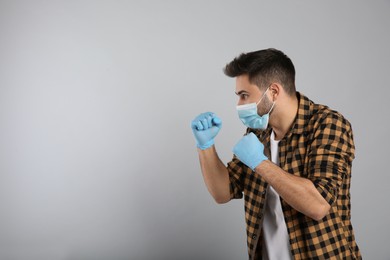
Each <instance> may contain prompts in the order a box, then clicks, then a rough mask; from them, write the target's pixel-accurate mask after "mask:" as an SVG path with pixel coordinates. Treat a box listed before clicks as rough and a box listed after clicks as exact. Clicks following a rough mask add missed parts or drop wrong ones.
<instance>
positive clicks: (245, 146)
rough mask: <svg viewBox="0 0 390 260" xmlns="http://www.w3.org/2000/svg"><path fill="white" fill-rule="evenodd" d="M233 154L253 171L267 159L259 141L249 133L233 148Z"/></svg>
mask: <svg viewBox="0 0 390 260" xmlns="http://www.w3.org/2000/svg"><path fill="white" fill-rule="evenodd" d="M233 153H234V154H235V155H236V156H237V157H238V159H240V161H241V162H243V163H244V164H245V165H246V166H248V167H249V168H251V169H252V171H254V170H255V168H256V167H257V166H258V165H259V164H260V163H261V162H262V161H264V160H268V158H267V157H266V156H265V155H264V145H263V144H262V143H261V142H260V141H259V139H258V138H257V136H256V135H255V134H254V133H249V134H247V135H246V136H244V137H243V138H241V140H240V141H239V142H238V143H237V144H236V145H235V146H234V148H233Z"/></svg>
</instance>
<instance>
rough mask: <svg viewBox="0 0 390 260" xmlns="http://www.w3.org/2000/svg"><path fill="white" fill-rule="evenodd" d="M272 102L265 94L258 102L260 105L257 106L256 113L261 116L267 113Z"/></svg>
mask: <svg viewBox="0 0 390 260" xmlns="http://www.w3.org/2000/svg"><path fill="white" fill-rule="evenodd" d="M272 104H273V102H272V101H271V100H270V99H269V98H268V96H267V95H266V96H265V97H264V98H263V100H261V102H260V105H261V106H260V107H258V108H257V113H258V114H259V115H260V116H263V115H265V114H267V113H269V112H270V110H271V108H272Z"/></svg>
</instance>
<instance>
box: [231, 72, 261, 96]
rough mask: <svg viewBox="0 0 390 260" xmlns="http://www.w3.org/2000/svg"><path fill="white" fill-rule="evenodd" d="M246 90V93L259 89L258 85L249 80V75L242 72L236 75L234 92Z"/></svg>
mask: <svg viewBox="0 0 390 260" xmlns="http://www.w3.org/2000/svg"><path fill="white" fill-rule="evenodd" d="M240 91H246V92H248V93H255V92H258V91H260V90H259V87H258V86H256V85H255V84H252V83H250V82H249V76H248V75H246V74H244V75H240V76H238V77H236V93H239V92H240Z"/></svg>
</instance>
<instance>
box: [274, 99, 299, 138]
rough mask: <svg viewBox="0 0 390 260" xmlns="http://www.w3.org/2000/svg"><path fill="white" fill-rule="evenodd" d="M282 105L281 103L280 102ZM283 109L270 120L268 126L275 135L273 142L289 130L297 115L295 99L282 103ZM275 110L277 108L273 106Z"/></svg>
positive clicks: (280, 108)
mask: <svg viewBox="0 0 390 260" xmlns="http://www.w3.org/2000/svg"><path fill="white" fill-rule="evenodd" d="M280 103H282V102H280ZM282 104H283V107H279V109H278V110H277V111H275V112H277V113H275V114H274V115H273V116H274V117H273V118H272V119H271V118H270V125H271V126H272V130H273V131H274V133H275V140H281V139H283V137H284V136H285V135H286V134H287V133H288V131H289V130H290V129H291V127H292V125H293V123H294V121H295V118H296V116H297V113H298V99H297V98H296V97H294V98H291V99H286V100H285V101H283V103H282ZM275 108H277V106H275Z"/></svg>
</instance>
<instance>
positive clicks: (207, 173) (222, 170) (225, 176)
mask: <svg viewBox="0 0 390 260" xmlns="http://www.w3.org/2000/svg"><path fill="white" fill-rule="evenodd" d="M198 153H199V162H200V167H201V169H202V174H203V179H204V182H205V184H206V186H207V189H208V191H209V192H210V194H211V196H213V198H214V200H215V201H216V202H217V203H218V204H222V203H226V202H229V201H230V186H229V173H228V170H227V169H226V166H225V165H224V164H223V163H222V161H221V160H220V159H219V157H218V154H217V152H216V150H215V146H214V145H213V146H212V147H210V148H209V149H205V150H201V149H198Z"/></svg>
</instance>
